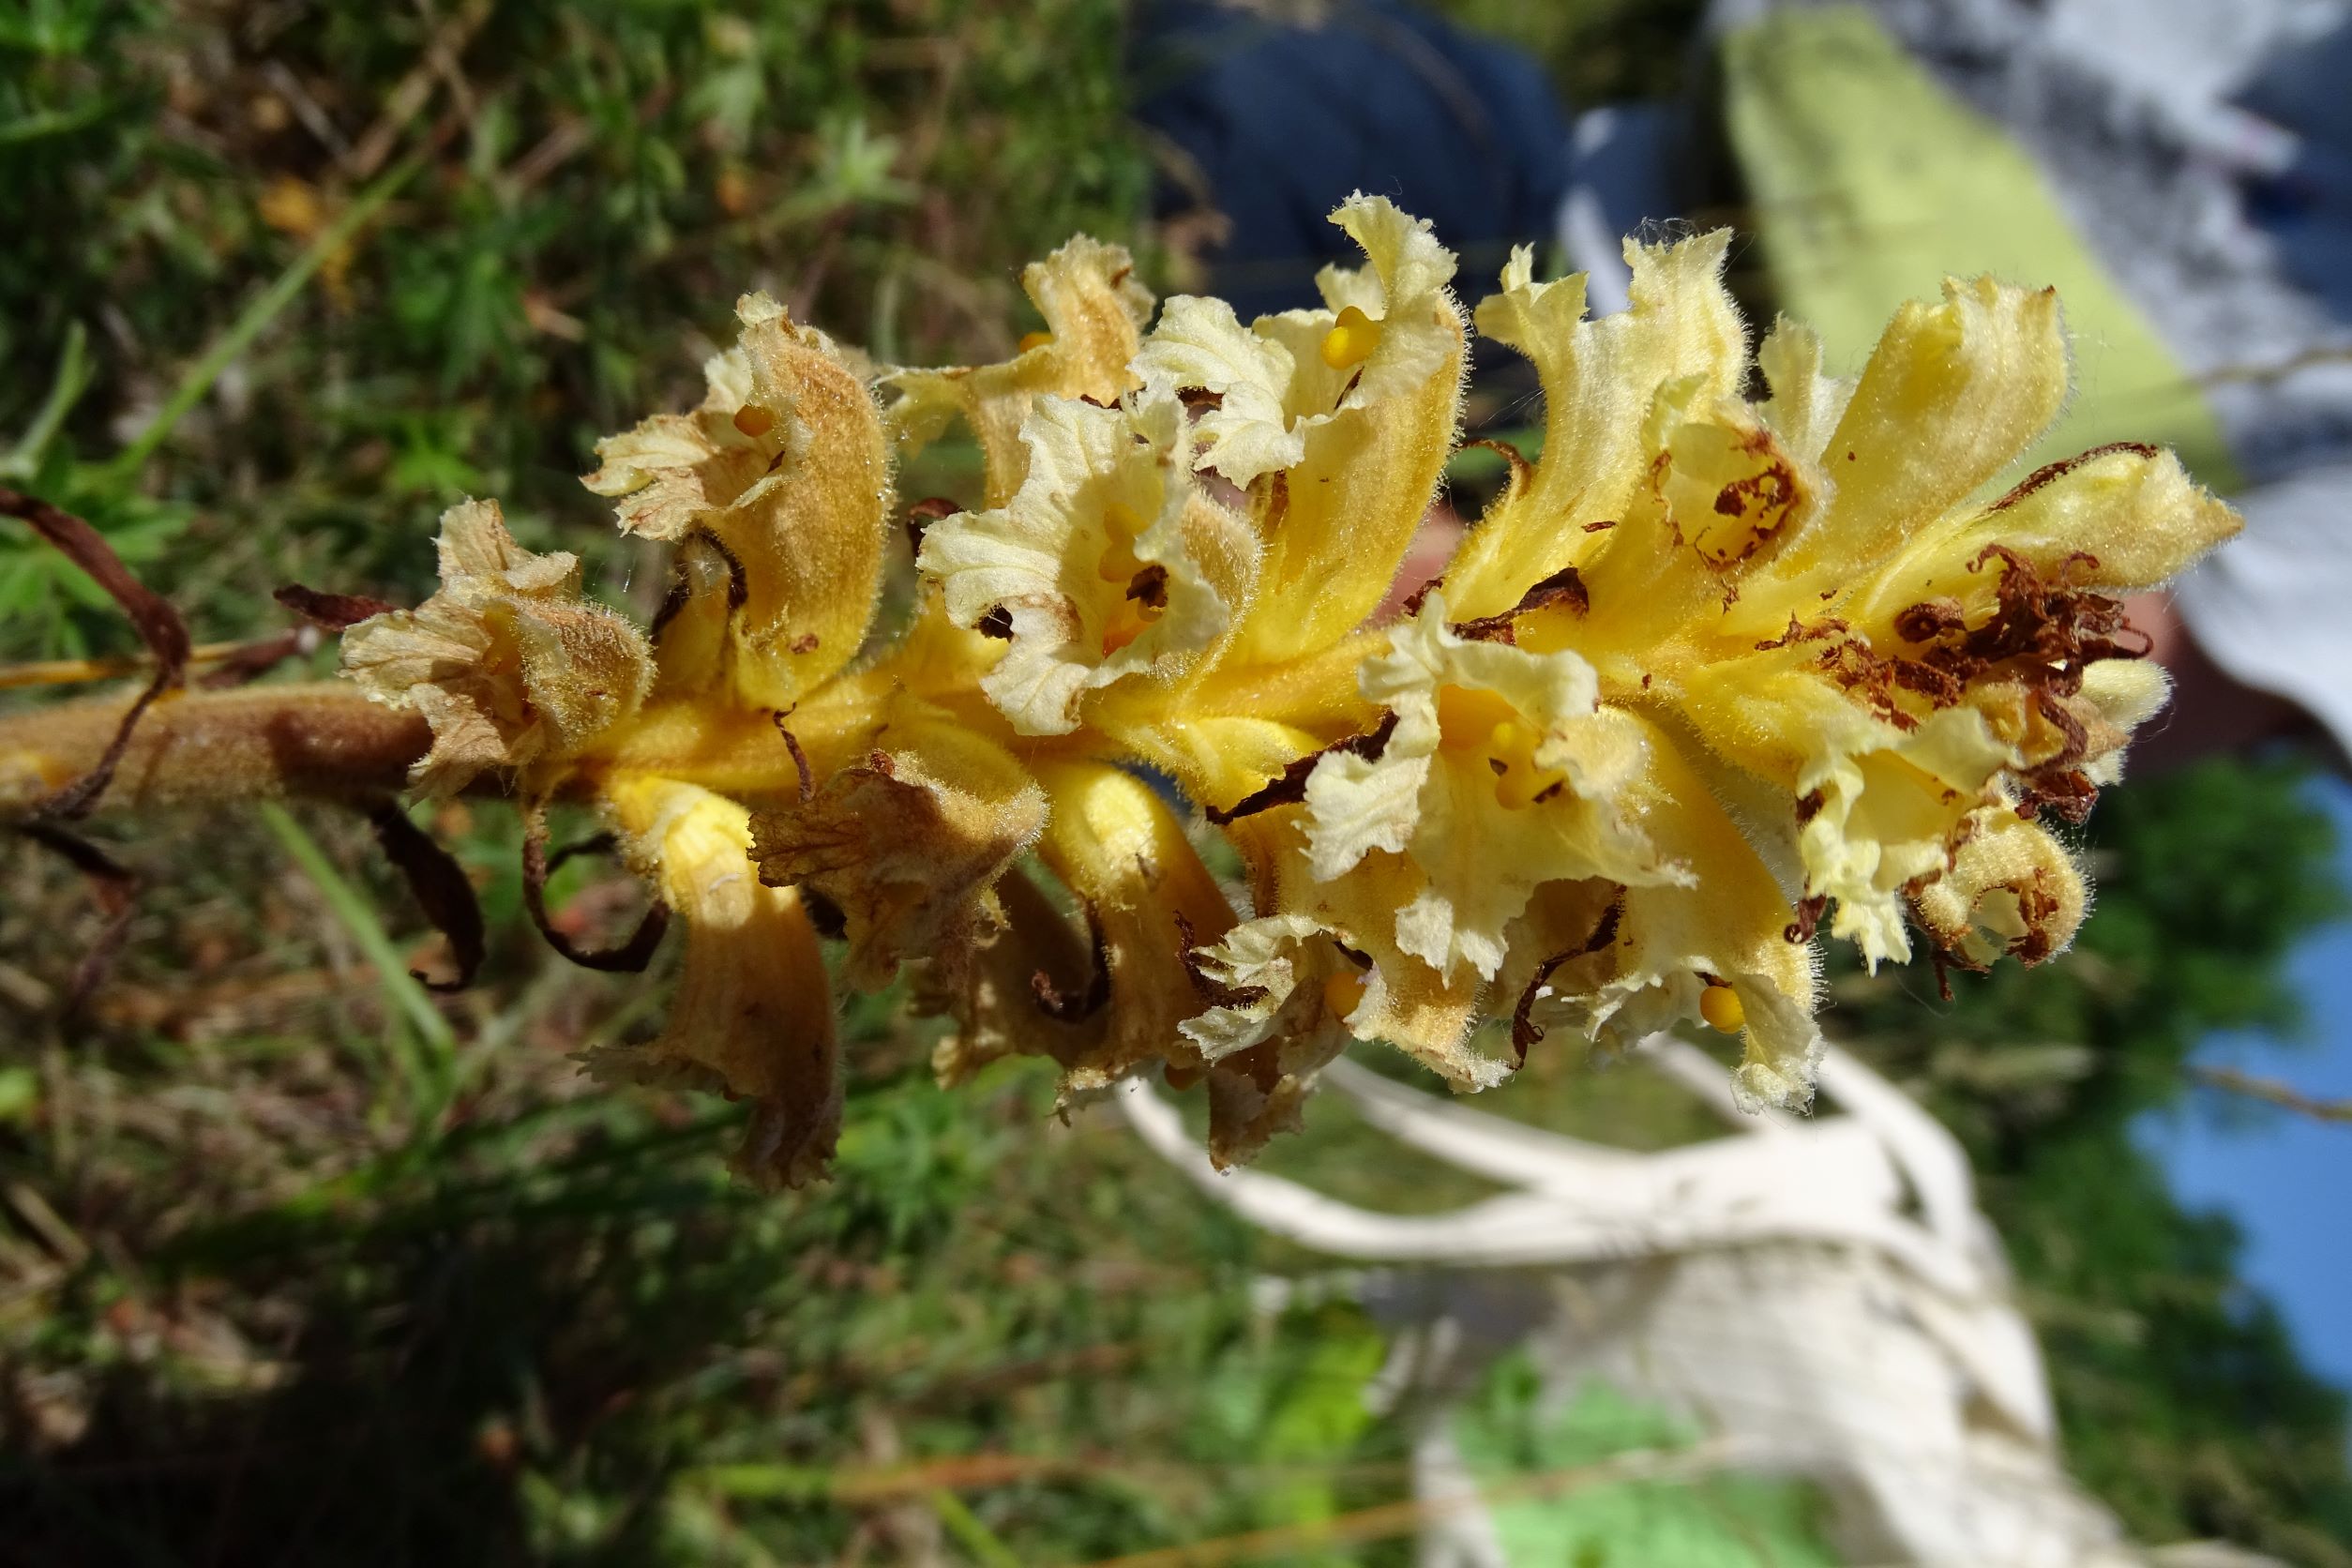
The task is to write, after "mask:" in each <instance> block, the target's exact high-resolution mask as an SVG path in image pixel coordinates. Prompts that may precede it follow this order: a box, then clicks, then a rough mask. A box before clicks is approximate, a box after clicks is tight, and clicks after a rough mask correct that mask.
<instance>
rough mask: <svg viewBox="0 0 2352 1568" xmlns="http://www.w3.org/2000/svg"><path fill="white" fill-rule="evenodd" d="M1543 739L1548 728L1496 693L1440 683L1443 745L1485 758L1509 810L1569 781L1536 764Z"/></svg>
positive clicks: (1440, 737) (1497, 796)
mask: <svg viewBox="0 0 2352 1568" xmlns="http://www.w3.org/2000/svg"><path fill="white" fill-rule="evenodd" d="M1543 744H1544V732H1543V731H1541V730H1540V729H1538V728H1537V727H1536V726H1534V725H1532V724H1530V723H1529V722H1527V720H1526V719H1525V718H1524V717H1522V716H1520V713H1519V710H1518V709H1516V708H1515V707H1513V706H1512V705H1511V703H1510V702H1509V701H1508V700H1506V699H1504V698H1502V697H1500V696H1498V695H1496V694H1495V693H1494V692H1491V691H1487V690H1485V689H1483V688H1481V687H1477V686H1440V687H1439V688H1438V745H1439V746H1440V748H1441V749H1443V750H1447V751H1453V752H1458V753H1468V754H1470V755H1471V756H1475V757H1479V758H1483V759H1484V760H1485V764H1486V766H1487V768H1488V770H1489V771H1491V772H1492V773H1493V774H1494V776H1495V799H1496V800H1497V801H1498V802H1500V804H1501V806H1502V807H1503V808H1504V809H1505V810H1508V811H1519V810H1524V809H1525V808H1526V807H1530V806H1533V805H1534V804H1536V803H1537V802H1538V801H1540V800H1544V799H1545V798H1547V797H1548V794H1549V792H1551V791H1553V790H1555V789H1557V788H1559V787H1560V785H1562V784H1564V783H1565V782H1566V781H1567V775H1566V774H1563V773H1560V772H1556V771H1554V770H1551V769H1546V768H1541V767H1538V766H1537V765H1536V762H1535V751H1536V748H1537V747H1538V746H1542V745H1543Z"/></svg>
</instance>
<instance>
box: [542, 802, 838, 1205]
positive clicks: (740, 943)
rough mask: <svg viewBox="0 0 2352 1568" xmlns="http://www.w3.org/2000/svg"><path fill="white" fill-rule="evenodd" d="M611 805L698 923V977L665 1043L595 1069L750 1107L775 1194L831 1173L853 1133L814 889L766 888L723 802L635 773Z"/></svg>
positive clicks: (690, 942) (637, 858) (758, 1171)
mask: <svg viewBox="0 0 2352 1568" xmlns="http://www.w3.org/2000/svg"><path fill="white" fill-rule="evenodd" d="M605 799H606V802H607V804H608V806H609V807H610V808H611V812H612V815H613V817H614V820H615V822H617V824H618V825H619V827H620V829H621V831H622V833H623V835H624V842H625V846H626V852H627V853H628V856H629V858H630V860H631V862H632V864H634V865H635V866H636V867H637V868H638V869H639V871H640V872H641V874H642V875H644V876H646V877H647V878H649V879H650V880H651V881H652V882H654V884H655V886H656V887H657V888H658V889H659V890H660V894H661V897H662V898H663V900H664V901H665V902H666V903H668V904H669V906H670V908H671V910H672V911H673V912H675V913H677V914H678V915H679V916H680V917H682V918H683V920H684V921H685V924H686V972H685V974H684V975H683V977H682V978H681V979H680V980H679V982H678V994H677V996H676V997H675V998H673V999H672V1000H671V1004H670V1022H669V1027H668V1028H666V1029H665V1030H663V1032H662V1033H661V1037H660V1038H659V1039H657V1040H656V1041H654V1042H653V1043H652V1044H651V1045H646V1046H611V1047H607V1048H604V1049H602V1050H599V1051H596V1052H595V1053H593V1054H592V1055H591V1056H590V1057H589V1059H588V1066H589V1068H590V1069H591V1070H592V1071H594V1072H596V1073H597V1074H598V1075H599V1076H602V1077H606V1078H617V1079H624V1080H627V1081H632V1082H639V1083H652V1084H661V1085H676V1086H679V1087H685V1088H696V1089H704V1090H709V1091H712V1092H715V1093H723V1094H725V1095H727V1096H728V1097H729V1098H730V1099H742V1100H748V1101H750V1102H751V1108H752V1109H751V1123H750V1126H749V1127H748V1128H747V1129H746V1132H745V1134H744V1141H743V1147H742V1149H741V1150H740V1151H739V1152H738V1153H737V1154H736V1156H735V1168H736V1169H737V1170H738V1171H739V1172H740V1173H741V1174H743V1175H744V1176H745V1177H746V1179H748V1180H750V1181H752V1182H755V1183H757V1184H760V1185H761V1186H771V1187H772V1186H787V1187H796V1186H800V1185H803V1184H806V1183H807V1182H808V1181H810V1180H812V1179H813V1178H815V1177H818V1176H821V1175H822V1174H823V1173H824V1169H825V1166H826V1165H827V1163H828V1162H829V1161H831V1159H832V1158H833V1146H834V1140H835V1138H837V1136H838V1135H839V1133H840V1130H841V1078H840V1061H839V1055H840V1048H839V1043H838V1039H837V1035H836V1033H835V1029H834V1020H833V1001H832V993H831V991H830V989H829V988H828V987H827V985H826V983H825V968H824V954H823V952H822V949H821V948H820V947H819V946H818V943H817V933H816V932H815V930H814V929H813V928H811V927H810V926H809V923H808V916H807V912H805V910H804V909H803V907H802V904H801V898H800V895H799V894H798V893H797V892H796V891H794V890H793V889H792V888H788V887H786V888H776V887H768V886H765V885H763V884H762V883H761V881H760V879H759V877H758V876H757V875H756V874H755V873H754V871H753V869H752V866H751V859H750V856H751V827H750V823H749V821H748V820H747V815H746V812H745V810H744V808H743V807H740V806H737V805H736V804H735V803H734V802H732V801H731V800H728V799H726V798H725V797H723V796H720V795H715V794H713V793H711V792H709V791H707V790H703V789H701V788H699V787H697V786H695V785H692V784H685V783H679V782H676V781H674V780H671V779H664V778H653V777H645V776H626V777H622V778H618V779H615V780H613V781H612V783H611V786H610V787H609V789H608V790H607V792H606V795H605Z"/></svg>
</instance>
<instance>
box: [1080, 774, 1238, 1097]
mask: <svg viewBox="0 0 2352 1568" xmlns="http://www.w3.org/2000/svg"><path fill="white" fill-rule="evenodd" d="M1035 771H1036V775H1037V778H1038V781H1039V782H1040V783H1041V784H1043V785H1044V786H1045V789H1046V793H1047V795H1048V798H1049V799H1050V800H1051V801H1052V803H1053V809H1052V815H1051V818H1050V820H1049V821H1048V823H1047V825H1046V832H1045V836H1044V837H1042V838H1041V839H1039V840H1038V844H1037V852H1038V855H1039V858H1041V859H1042V860H1043V861H1044V862H1045V864H1046V866H1047V867H1048V869H1049V870H1051V871H1052V872H1053V874H1054V875H1055V876H1057V877H1059V878H1061V879H1062V882H1063V885H1064V886H1066V887H1068V888H1069V890H1070V892H1071V893H1072V895H1074V896H1075V897H1077V899H1078V904H1079V907H1080V908H1081V909H1083V910H1084V911H1085V912H1086V914H1087V917H1088V919H1089V920H1090V921H1091V922H1092V924H1093V929H1094V935H1095V940H1096V942H1098V943H1099V946H1100V949H1101V952H1102V955H1103V960H1104V962H1105V964H1106V965H1107V966H1108V967H1107V976H1108V991H1107V993H1106V994H1105V995H1104V996H1103V997H1102V998H1101V999H1100V1000H1099V1003H1098V1004H1099V1005H1101V1006H1102V1007H1104V1008H1105V1009H1106V1018H1107V1028H1106V1033H1105V1038H1104V1040H1103V1043H1102V1047H1101V1048H1100V1050H1099V1051H1098V1052H1096V1053H1095V1054H1094V1055H1093V1056H1091V1057H1090V1058H1089V1059H1087V1060H1086V1061H1084V1062H1082V1063H1078V1064H1076V1065H1075V1066H1074V1067H1073V1068H1072V1069H1071V1071H1070V1072H1069V1073H1068V1074H1067V1076H1066V1077H1065V1078H1064V1084H1063V1086H1064V1090H1065V1092H1066V1093H1084V1092H1088V1091H1092V1090H1097V1089H1103V1088H1108V1086H1109V1085H1110V1084H1111V1083H1112V1082H1114V1081H1115V1080H1116V1079H1118V1078H1120V1077H1121V1076H1123V1074H1125V1073H1128V1072H1130V1071H1132V1070H1134V1069H1135V1068H1136V1067H1138V1066H1139V1065H1141V1064H1142V1063H1146V1062H1150V1061H1153V1060H1154V1059H1157V1058H1160V1057H1164V1056H1166V1055H1167V1054H1168V1052H1169V1051H1170V1050H1171V1049H1174V1050H1177V1051H1179V1052H1180V1053H1182V1054H1183V1055H1184V1056H1187V1057H1189V1056H1191V1055H1192V1054H1193V1048H1192V1047H1191V1046H1190V1045H1189V1044H1188V1043H1187V1041H1186V1039H1185V1037H1184V1035H1183V1034H1181V1033H1179V1032H1178V1026H1179V1025H1180V1024H1181V1023H1182V1022H1183V1021H1184V1019H1186V1018H1192V1017H1194V1016H1195V1015H1196V1014H1198V1013H1199V1012H1200V1011H1201V1010H1202V1007H1203V1006H1204V1004H1205V999H1204V997H1203V994H1202V992H1201V989H1200V986H1199V981H1198V979H1197V978H1196V977H1195V974H1194V972H1193V969H1192V967H1191V966H1190V965H1189V964H1188V963H1187V962H1186V959H1185V954H1186V950H1187V948H1188V947H1190V946H1193V945H1198V944H1200V943H1210V942H1216V941H1217V940H1218V939H1219V938H1221V937H1223V936H1224V935H1225V934H1226V932H1227V931H1228V930H1229V929H1231V927H1233V924H1234V917H1233V912H1232V908H1231V906H1230V905H1229V904H1228V903H1227V902H1226V899H1225V895H1224V894H1223V893H1221V892H1220V891H1219V890H1218V888H1217V885H1216V882H1215V880H1214V878H1212V877H1211V876H1210V875H1209V872H1208V868H1207V867H1204V866H1203V865H1201V863H1200V856H1199V852H1196V851H1195V850H1194V849H1193V847H1192V844H1191V843H1190V841H1189V840H1187V839H1186V838H1185V837H1184V829H1183V827H1182V826H1181V825H1180V824H1179V823H1178V822H1177V820H1176V817H1175V814H1174V813H1173V812H1171V811H1170V810H1169V809H1168V806H1167V804H1166V803H1165V802H1163V801H1162V800H1161V799H1160V798H1159V796H1158V795H1156V794H1155V793H1153V790H1152V787H1151V786H1150V785H1148V784H1146V783H1144V782H1143V781H1142V780H1141V779H1139V778H1137V777H1136V776H1134V775H1132V774H1129V773H1125V772H1123V771H1122V770H1120V769H1118V768H1114V767H1107V766H1104V765H1102V764H1100V763H1093V762H1053V763H1045V762H1040V763H1039V764H1038V765H1037V766H1036V769H1035ZM1187 933H1189V937H1187Z"/></svg>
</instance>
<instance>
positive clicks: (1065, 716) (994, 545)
mask: <svg viewBox="0 0 2352 1568" xmlns="http://www.w3.org/2000/svg"><path fill="white" fill-rule="evenodd" d="M1021 440H1022V443H1023V445H1025V446H1026V448H1027V449H1028V452H1029V462H1028V474H1027V476H1026V477H1025V478H1024V479H1023V480H1022V481H1021V486H1020V489H1019V490H1018V491H1017V492H1015V494H1014V496H1013V498H1012V500H1011V501H1010V502H1009V503H1007V504H1006V505H1003V506H1002V507H999V508H996V509H993V510H989V511H984V512H966V513H960V514H958V515H957V516H955V517H951V518H949V519H947V520H944V521H942V522H940V523H937V524H934V525H933V526H932V527H931V528H930V529H929V530H928V531H927V533H926V534H925V535H924V537H923V551H922V556H921V565H922V567H923V570H924V571H925V572H926V573H927V574H928V575H929V577H930V578H931V579H932V580H934V581H936V582H937V583H938V584H939V586H940V588H941V590H942V595H943V602H944V605H945V609H946V613H947V615H948V617H949V618H950V619H951V620H953V621H954V622H955V623H956V624H957V625H958V626H970V627H975V628H978V629H981V630H984V631H988V632H989V633H990V634H991V635H994V636H998V637H1001V638H1003V640H1004V641H1005V642H1006V644H1007V645H1006V647H1005V649H1004V654H1003V658H1002V659H1001V660H1000V661H998V663H997V664H996V666H995V667H994V668H993V669H991V670H989V671H988V672H987V673H986V674H984V675H982V676H981V677H980V687H981V689H982V690H983V691H985V692H987V693H988V697H989V699H990V701H993V702H995V704H996V705H997V707H998V708H999V709H1000V710H1002V711H1003V714H1004V716H1005V717H1007V718H1008V719H1010V720H1011V721H1012V724H1013V728H1014V729H1016V730H1018V731H1020V732H1021V733H1023V734H1027V735H1061V734H1067V733H1069V732H1070V731H1072V730H1075V729H1076V728H1078V719H1079V714H1080V712H1081V708H1082V705H1083V703H1084V701H1085V700H1086V698H1087V696H1088V695H1089V694H1090V693H1092V692H1093V691H1096V690H1098V689H1100V688H1102V687H1104V686H1109V685H1110V684H1112V683H1113V682H1116V681H1120V680H1124V679H1126V678H1128V677H1130V676H1138V675H1141V676H1151V677H1154V678H1158V679H1163V680H1164V679H1166V678H1168V676H1169V675H1171V674H1173V673H1174V672H1176V671H1179V670H1181V669H1182V668H1183V666H1184V664H1185V663H1187V662H1189V661H1190V659H1191V657H1192V656H1197V655H1198V654H1199V652H1200V651H1201V650H1202V649H1204V648H1206V647H1207V646H1208V645H1209V644H1210V643H1211V642H1212V641H1214V640H1215V639H1216V638H1217V636H1218V635H1219V634H1221V633H1222V632H1224V631H1225V629H1226V627H1227V626H1229V624H1230V621H1231V606H1232V605H1233V604H1234V603H1235V602H1236V601H1237V600H1239V599H1240V598H1242V597H1243V596H1244V595H1245V594H1246V593H1247V591H1248V588H1249V582H1250V577H1251V575H1252V573H1253V570H1254V567H1255V565H1256V557H1257V539H1256V536H1255V535H1253V533H1252V532H1251V530H1250V527H1249V525H1248V523H1247V522H1246V521H1245V520H1244V519H1242V518H1241V517H1239V516H1237V515H1236V514H1235V513H1234V512H1233V511H1232V510H1231V509H1230V508H1229V507H1227V506H1226V505H1223V504H1222V503H1220V502H1218V501H1217V500H1215V499H1214V498H1213V497H1212V496H1210V495H1209V494H1208V493H1207V492H1206V491H1205V490H1202V489H1201V488H1200V487H1199V485H1198V484H1197V483H1196V482H1195V481H1194V479H1193V476H1192V473H1191V469H1190V465H1189V464H1188V463H1186V462H1185V461H1184V456H1185V452H1184V442H1185V430H1184V410H1183V408H1182V407H1181V406H1180V405H1179V404H1178V403H1177V401H1176V400H1175V399H1174V398H1173V397H1170V396H1160V397H1150V396H1145V397H1139V398H1138V399H1136V400H1133V401H1132V402H1131V403H1129V404H1123V405H1117V406H1113V407H1110V408H1102V407H1098V406H1096V405H1094V404H1092V403H1085V402H1080V401H1078V400H1075V399H1069V398H1056V397H1048V398H1045V399H1043V400H1040V401H1039V402H1038V404H1037V405H1036V407H1035V409H1034V411H1033V413H1032V414H1031V415H1030V416H1029V419H1028V420H1027V422H1026V423H1025V424H1023V425H1022V427H1021Z"/></svg>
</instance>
